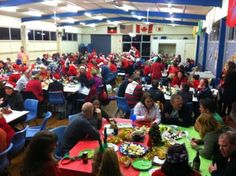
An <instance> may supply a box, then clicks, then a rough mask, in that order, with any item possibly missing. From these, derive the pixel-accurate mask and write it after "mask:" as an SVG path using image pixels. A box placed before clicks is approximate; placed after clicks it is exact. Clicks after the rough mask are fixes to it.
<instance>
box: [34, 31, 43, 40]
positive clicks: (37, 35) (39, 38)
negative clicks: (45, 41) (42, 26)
mask: <svg viewBox="0 0 236 176" xmlns="http://www.w3.org/2000/svg"><path fill="white" fill-rule="evenodd" d="M35 40H42V31H35Z"/></svg>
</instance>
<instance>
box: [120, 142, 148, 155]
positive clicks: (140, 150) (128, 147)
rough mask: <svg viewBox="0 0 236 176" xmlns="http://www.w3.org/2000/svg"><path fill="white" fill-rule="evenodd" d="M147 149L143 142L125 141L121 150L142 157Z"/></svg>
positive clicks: (126, 153) (125, 153)
mask: <svg viewBox="0 0 236 176" xmlns="http://www.w3.org/2000/svg"><path fill="white" fill-rule="evenodd" d="M146 151H147V149H146V147H144V146H143V145H141V144H136V143H123V144H121V146H120V152H121V153H122V154H124V155H127V156H130V157H140V156H143V155H144V154H145V153H146Z"/></svg>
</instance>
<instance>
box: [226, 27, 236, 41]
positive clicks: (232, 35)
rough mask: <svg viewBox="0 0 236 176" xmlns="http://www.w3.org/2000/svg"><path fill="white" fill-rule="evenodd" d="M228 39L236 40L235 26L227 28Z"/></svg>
mask: <svg viewBox="0 0 236 176" xmlns="http://www.w3.org/2000/svg"><path fill="white" fill-rule="evenodd" d="M228 40H229V41H230V40H236V27H233V28H229V33H228Z"/></svg>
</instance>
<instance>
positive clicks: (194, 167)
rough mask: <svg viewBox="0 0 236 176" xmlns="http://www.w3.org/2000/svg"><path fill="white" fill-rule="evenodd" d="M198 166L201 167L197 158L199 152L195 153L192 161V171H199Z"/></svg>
mask: <svg viewBox="0 0 236 176" xmlns="http://www.w3.org/2000/svg"><path fill="white" fill-rule="evenodd" d="M200 165H201V160H200V157H199V151H197V154H196V156H195V158H194V159H193V169H194V170H196V171H200Z"/></svg>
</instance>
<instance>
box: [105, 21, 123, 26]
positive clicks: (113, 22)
mask: <svg viewBox="0 0 236 176" xmlns="http://www.w3.org/2000/svg"><path fill="white" fill-rule="evenodd" d="M107 23H108V24H111V25H114V26H117V25H118V24H120V23H121V22H120V21H110V20H107Z"/></svg>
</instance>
